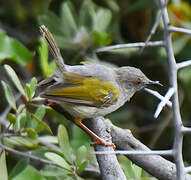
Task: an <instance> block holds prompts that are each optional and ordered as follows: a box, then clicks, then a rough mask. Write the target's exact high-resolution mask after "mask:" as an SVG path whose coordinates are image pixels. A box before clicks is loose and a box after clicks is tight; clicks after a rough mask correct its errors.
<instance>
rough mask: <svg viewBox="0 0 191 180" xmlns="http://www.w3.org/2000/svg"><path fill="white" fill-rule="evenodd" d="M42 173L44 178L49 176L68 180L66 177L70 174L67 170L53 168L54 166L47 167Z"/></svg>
mask: <svg viewBox="0 0 191 180" xmlns="http://www.w3.org/2000/svg"><path fill="white" fill-rule="evenodd" d="M40 172H41V174H42V175H43V176H47V177H58V176H64V177H63V178H62V179H66V175H67V173H68V171H67V170H65V169H62V168H60V167H53V166H45V168H44V169H43V170H41V171H40Z"/></svg>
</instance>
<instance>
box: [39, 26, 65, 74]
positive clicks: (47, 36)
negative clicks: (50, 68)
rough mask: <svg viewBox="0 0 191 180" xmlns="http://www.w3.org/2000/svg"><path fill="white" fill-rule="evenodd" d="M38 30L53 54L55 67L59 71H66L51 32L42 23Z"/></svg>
mask: <svg viewBox="0 0 191 180" xmlns="http://www.w3.org/2000/svg"><path fill="white" fill-rule="evenodd" d="M40 31H41V33H42V35H43V37H44V39H45V40H46V42H47V44H48V46H49V49H50V52H51V53H52V55H53V56H54V58H55V60H56V65H57V68H58V69H59V70H60V71H61V72H64V71H66V68H65V65H64V60H63V58H62V55H61V53H60V49H59V48H58V47H57V45H56V42H55V40H54V38H53V36H52V34H51V32H50V31H49V30H48V29H47V28H46V26H44V25H42V26H40Z"/></svg>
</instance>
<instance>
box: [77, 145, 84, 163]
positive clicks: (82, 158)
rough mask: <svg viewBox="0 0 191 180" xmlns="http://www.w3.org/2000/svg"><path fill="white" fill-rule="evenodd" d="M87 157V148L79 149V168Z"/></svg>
mask: <svg viewBox="0 0 191 180" xmlns="http://www.w3.org/2000/svg"><path fill="white" fill-rule="evenodd" d="M86 155H87V148H86V147H85V146H81V147H79V148H78V150H77V153H76V164H77V165H78V166H79V165H80V164H81V163H82V161H83V160H84V158H85V157H86Z"/></svg>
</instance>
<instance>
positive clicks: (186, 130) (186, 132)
mask: <svg viewBox="0 0 191 180" xmlns="http://www.w3.org/2000/svg"><path fill="white" fill-rule="evenodd" d="M181 131H182V133H183V134H190V133H191V128H189V127H182V128H181Z"/></svg>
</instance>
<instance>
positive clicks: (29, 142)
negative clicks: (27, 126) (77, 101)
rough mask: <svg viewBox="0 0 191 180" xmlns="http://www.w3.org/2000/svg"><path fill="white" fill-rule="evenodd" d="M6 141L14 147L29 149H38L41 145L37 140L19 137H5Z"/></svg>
mask: <svg viewBox="0 0 191 180" xmlns="http://www.w3.org/2000/svg"><path fill="white" fill-rule="evenodd" d="M4 140H5V141H7V142H8V143H11V144H13V145H18V146H24V147H27V148H36V147H37V146H38V143H39V141H38V140H37V139H32V138H29V137H19V136H11V137H5V138H4Z"/></svg>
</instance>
